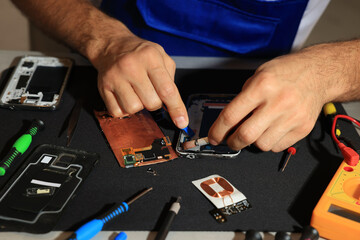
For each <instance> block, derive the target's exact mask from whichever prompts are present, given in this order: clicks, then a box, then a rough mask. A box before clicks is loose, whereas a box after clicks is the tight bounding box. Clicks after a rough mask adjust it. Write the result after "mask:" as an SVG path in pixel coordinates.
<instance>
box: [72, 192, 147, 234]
mask: <svg viewBox="0 0 360 240" xmlns="http://www.w3.org/2000/svg"><path fill="white" fill-rule="evenodd" d="M152 189H153V188H152V187H150V188H147V189H145V190H144V191H142V192H141V193H139V194H138V195H136V196H135V197H133V198H132V199H130V200H129V201H127V202H122V203H120V204H116V205H115V206H114V207H112V208H111V209H110V210H109V211H107V212H106V213H104V214H102V215H101V216H99V217H98V218H95V219H94V220H91V221H90V222H88V223H85V224H84V225H82V226H81V227H80V228H79V229H78V230H76V231H75V232H74V233H73V234H72V235H71V236H70V238H68V240H88V239H91V238H92V237H94V236H95V235H96V234H97V233H98V232H100V231H101V230H102V228H103V227H104V225H105V223H107V222H109V221H110V220H112V219H113V218H115V217H117V216H118V215H120V214H121V213H124V212H127V211H128V210H129V205H130V204H132V203H133V202H135V201H136V200H137V199H139V198H141V197H142V196H144V195H145V194H147V193H148V192H150V191H151V190H152Z"/></svg>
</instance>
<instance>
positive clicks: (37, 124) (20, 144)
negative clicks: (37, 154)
mask: <svg viewBox="0 0 360 240" xmlns="http://www.w3.org/2000/svg"><path fill="white" fill-rule="evenodd" d="M44 125H45V124H44V122H43V121H41V120H39V119H34V120H33V121H32V123H31V126H30V128H29V130H27V131H26V133H25V134H23V135H22V136H21V137H20V138H18V140H16V142H15V143H14V144H13V145H12V147H11V150H10V152H9V153H8V154H7V155H6V157H5V158H4V160H2V161H1V162H0V176H4V175H5V173H6V170H7V169H8V168H10V167H11V164H12V163H13V162H14V161H15V160H16V159H18V158H20V156H21V155H22V154H23V153H24V152H25V151H26V150H27V149H28V148H29V146H30V144H31V142H32V138H33V137H34V136H35V135H36V134H37V132H38V131H39V130H42V129H43V128H44Z"/></svg>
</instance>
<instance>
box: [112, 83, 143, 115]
mask: <svg viewBox="0 0 360 240" xmlns="http://www.w3.org/2000/svg"><path fill="white" fill-rule="evenodd" d="M113 93H114V95H115V97H116V99H117V101H118V103H119V105H120V108H121V109H122V110H123V111H124V113H125V114H126V113H127V114H134V113H137V112H139V111H140V110H142V109H143V108H144V105H143V104H142V102H141V101H140V99H139V97H138V96H137V95H136V93H135V91H134V89H133V88H132V86H131V85H130V83H129V82H128V81H117V84H116V85H115V86H114V89H113Z"/></svg>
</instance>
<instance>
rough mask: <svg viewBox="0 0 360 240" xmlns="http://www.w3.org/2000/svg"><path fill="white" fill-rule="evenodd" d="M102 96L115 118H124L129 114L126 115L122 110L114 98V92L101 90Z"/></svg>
mask: <svg viewBox="0 0 360 240" xmlns="http://www.w3.org/2000/svg"><path fill="white" fill-rule="evenodd" d="M99 92H100V95H101V97H102V99H103V100H104V103H105V106H106V109H107V111H108V112H109V114H110V115H111V116H113V117H123V116H126V115H127V114H126V113H124V111H123V110H122V109H121V108H120V105H119V103H118V101H117V99H116V97H115V96H114V93H113V92H110V91H108V90H100V89H99Z"/></svg>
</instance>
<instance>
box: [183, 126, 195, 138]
mask: <svg viewBox="0 0 360 240" xmlns="http://www.w3.org/2000/svg"><path fill="white" fill-rule="evenodd" d="M181 130H183V131H184V132H185V133H186V134H187V135H188V136H189V137H190V138H192V137H193V136H195V133H194V131H193V130H192V129H191V128H190V127H189V126H187V127H186V128H183V129H181Z"/></svg>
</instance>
